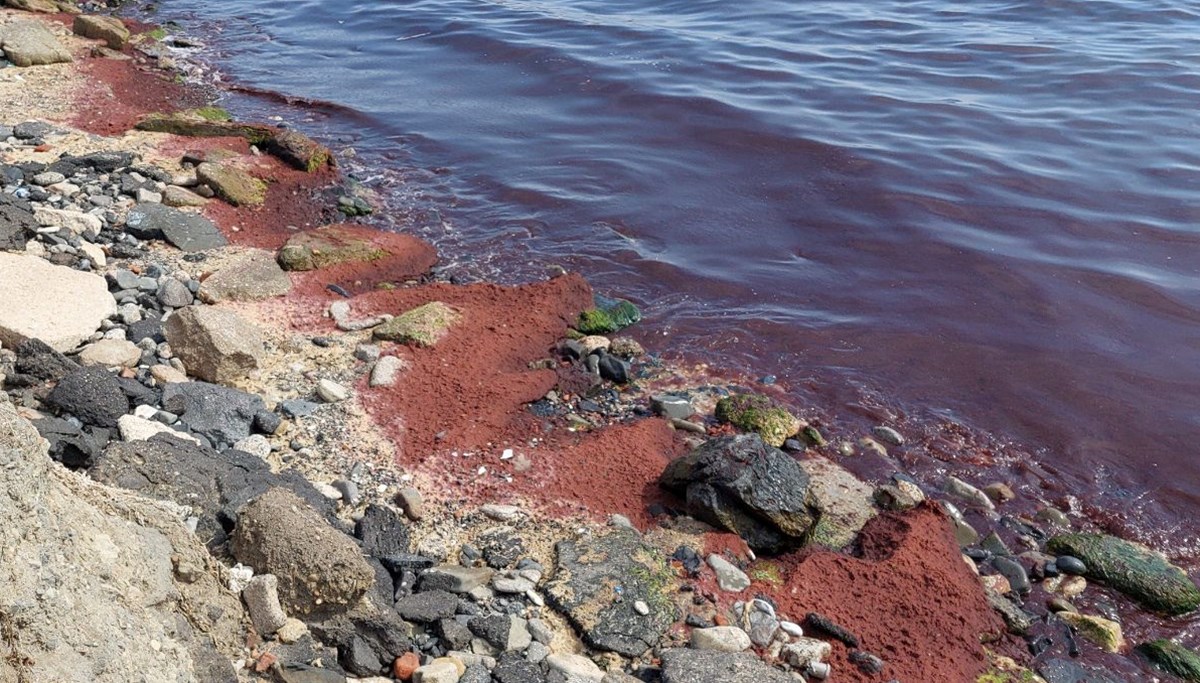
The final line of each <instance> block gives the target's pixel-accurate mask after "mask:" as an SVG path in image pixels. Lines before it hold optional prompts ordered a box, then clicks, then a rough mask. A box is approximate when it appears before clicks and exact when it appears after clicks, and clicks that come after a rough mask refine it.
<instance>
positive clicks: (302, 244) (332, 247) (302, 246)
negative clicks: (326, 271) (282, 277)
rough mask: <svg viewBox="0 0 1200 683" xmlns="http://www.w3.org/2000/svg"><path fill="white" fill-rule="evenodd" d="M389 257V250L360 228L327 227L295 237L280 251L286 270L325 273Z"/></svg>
mask: <svg viewBox="0 0 1200 683" xmlns="http://www.w3.org/2000/svg"><path fill="white" fill-rule="evenodd" d="M386 256H388V252H387V250H385V249H383V248H382V247H380V246H379V245H378V244H376V243H375V242H374V241H372V239H371V235H369V234H366V233H364V232H363V231H362V230H361V229H357V228H344V227H341V226H326V227H323V228H317V229H316V230H310V231H308V232H303V233H300V234H299V235H295V236H294V237H292V238H291V239H289V240H288V241H287V244H285V245H283V249H281V250H280V251H279V265H280V266H282V267H283V269H284V270H299V271H303V270H321V269H322V268H329V267H330V266H335V265H338V264H339V263H370V262H372V261H378V260H379V259H382V258H384V257H386Z"/></svg>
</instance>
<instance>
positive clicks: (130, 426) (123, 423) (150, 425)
mask: <svg viewBox="0 0 1200 683" xmlns="http://www.w3.org/2000/svg"><path fill="white" fill-rule="evenodd" d="M117 429H118V430H120V432H121V439H122V440H124V441H147V440H149V439H150V437H152V436H154V435H155V434H169V435H171V436H174V437H178V438H180V439H185V440H187V441H193V442H195V443H196V445H197V446H198V445H200V440H199V439H197V438H196V437H194V436H192V435H191V434H185V433H183V432H177V431H175V430H174V429H171V428H170V427H168V426H166V425H165V424H163V423H161V422H155V421H154V420H147V419H146V418H144V417H138V416H137V415H122V416H121V417H120V418H118V419H117Z"/></svg>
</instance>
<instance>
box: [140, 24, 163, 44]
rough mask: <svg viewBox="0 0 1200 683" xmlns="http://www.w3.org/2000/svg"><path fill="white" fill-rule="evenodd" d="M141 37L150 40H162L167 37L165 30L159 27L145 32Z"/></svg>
mask: <svg viewBox="0 0 1200 683" xmlns="http://www.w3.org/2000/svg"><path fill="white" fill-rule="evenodd" d="M143 35H145V36H147V37H149V38H150V39H151V40H156V41H157V40H162V39H163V38H166V37H167V29H165V28H163V27H161V26H159V27H158V28H155V29H152V30H150V31H146V32H145V33H144V34H143Z"/></svg>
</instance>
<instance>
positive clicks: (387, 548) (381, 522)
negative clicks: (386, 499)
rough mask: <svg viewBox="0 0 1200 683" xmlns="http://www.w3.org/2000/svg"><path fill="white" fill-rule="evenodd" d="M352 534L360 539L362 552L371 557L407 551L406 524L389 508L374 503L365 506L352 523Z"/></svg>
mask: <svg viewBox="0 0 1200 683" xmlns="http://www.w3.org/2000/svg"><path fill="white" fill-rule="evenodd" d="M354 535H355V536H357V537H358V538H359V540H360V541H362V549H363V552H364V553H366V554H367V555H370V556H372V557H388V556H393V555H400V554H403V553H407V552H408V526H407V525H406V524H405V523H404V518H403V517H401V516H400V514H399V513H398V512H396V511H395V510H392V509H391V508H388V507H384V506H382V505H376V504H374V503H372V504H370V505H368V506H367V509H366V510H365V511H364V512H363V516H362V518H360V519H359V520H358V522H356V523H355V524H354Z"/></svg>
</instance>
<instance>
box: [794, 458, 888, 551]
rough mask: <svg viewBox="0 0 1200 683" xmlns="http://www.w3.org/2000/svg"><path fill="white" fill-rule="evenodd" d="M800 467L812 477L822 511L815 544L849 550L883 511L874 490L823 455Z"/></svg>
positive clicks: (818, 506) (815, 497)
mask: <svg viewBox="0 0 1200 683" xmlns="http://www.w3.org/2000/svg"><path fill="white" fill-rule="evenodd" d="M800 467H801V468H802V469H803V470H804V471H805V472H806V473H807V474H808V479H809V483H810V486H811V490H812V493H813V498H814V499H815V500H816V505H817V511H818V516H817V524H816V526H814V527H813V528H812V533H811V542H812V543H814V544H816V545H819V546H823V547H825V548H829V549H830V550H841V549H842V548H845V547H846V546H848V545H850V543H852V542H853V541H854V539H855V537H857V536H858V532H859V531H861V530H862V528H863V525H865V524H866V523H867V522H868V521H870V520H871V518H872V517H874V516H875V515H876V514H877V513H878V512H879V511H878V510H877V509H876V508H875V505H874V503H873V500H874V496H875V490H874V488H872V486H871V485H870V484H868V483H866V482H864V481H862V480H861V479H859V478H858V477H856V476H854V475H853V474H851V473H850V471H849V470H847V469H846V468H844V467H842V466H841V465H838V464H837V463H835V462H833V461H832V460H829V459H828V458H822V457H821V456H819V455H818V456H814V457H810V458H805V459H803V460H801V461H800Z"/></svg>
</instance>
